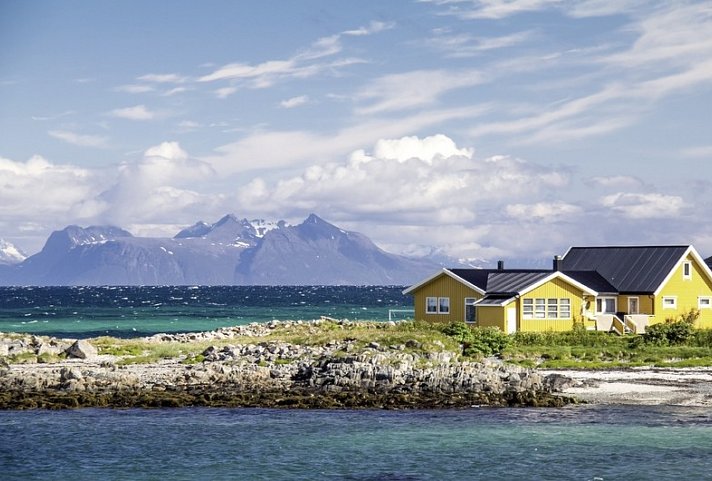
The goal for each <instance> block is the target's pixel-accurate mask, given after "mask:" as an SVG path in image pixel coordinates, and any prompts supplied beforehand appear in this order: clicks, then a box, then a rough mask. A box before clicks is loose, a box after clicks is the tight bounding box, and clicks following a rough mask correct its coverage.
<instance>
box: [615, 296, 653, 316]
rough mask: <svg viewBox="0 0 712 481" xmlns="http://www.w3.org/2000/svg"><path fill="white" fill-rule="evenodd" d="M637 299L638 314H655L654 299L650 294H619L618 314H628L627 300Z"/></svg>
mask: <svg viewBox="0 0 712 481" xmlns="http://www.w3.org/2000/svg"><path fill="white" fill-rule="evenodd" d="M630 297H637V298H638V313H639V314H654V313H655V303H654V302H653V300H654V298H653V296H652V295H650V294H628V295H623V294H621V295H620V296H618V312H623V313H625V314H630V312H629V311H628V298H630Z"/></svg>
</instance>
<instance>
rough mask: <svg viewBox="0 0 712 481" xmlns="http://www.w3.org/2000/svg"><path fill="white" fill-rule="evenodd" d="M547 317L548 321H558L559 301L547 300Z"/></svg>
mask: <svg viewBox="0 0 712 481" xmlns="http://www.w3.org/2000/svg"><path fill="white" fill-rule="evenodd" d="M546 302H547V308H546V317H547V318H548V319H556V318H557V317H559V304H558V299H547V300H546Z"/></svg>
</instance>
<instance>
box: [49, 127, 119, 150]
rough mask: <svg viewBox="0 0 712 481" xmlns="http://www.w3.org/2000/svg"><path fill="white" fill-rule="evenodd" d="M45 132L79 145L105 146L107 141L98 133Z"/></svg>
mask: <svg viewBox="0 0 712 481" xmlns="http://www.w3.org/2000/svg"><path fill="white" fill-rule="evenodd" d="M47 133H48V134H49V135H50V136H51V137H54V138H55V139H59V140H62V141H64V142H67V143H68V144H72V145H78V146H80V147H106V142H107V139H106V137H103V136H100V135H82V134H77V133H75V132H70V131H68V130H50V131H49V132H47Z"/></svg>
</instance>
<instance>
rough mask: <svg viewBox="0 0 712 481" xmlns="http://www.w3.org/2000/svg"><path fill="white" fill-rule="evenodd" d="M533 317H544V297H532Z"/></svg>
mask: <svg viewBox="0 0 712 481" xmlns="http://www.w3.org/2000/svg"><path fill="white" fill-rule="evenodd" d="M534 317H535V318H537V319H546V299H534Z"/></svg>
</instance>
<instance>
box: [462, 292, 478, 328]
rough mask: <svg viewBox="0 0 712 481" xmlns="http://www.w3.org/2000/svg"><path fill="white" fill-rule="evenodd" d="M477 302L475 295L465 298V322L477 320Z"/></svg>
mask: <svg viewBox="0 0 712 481" xmlns="http://www.w3.org/2000/svg"><path fill="white" fill-rule="evenodd" d="M475 302H477V299H475V298H474V297H466V298H465V322H475V321H476V320H477V318H476V315H477V308H476V307H475Z"/></svg>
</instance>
